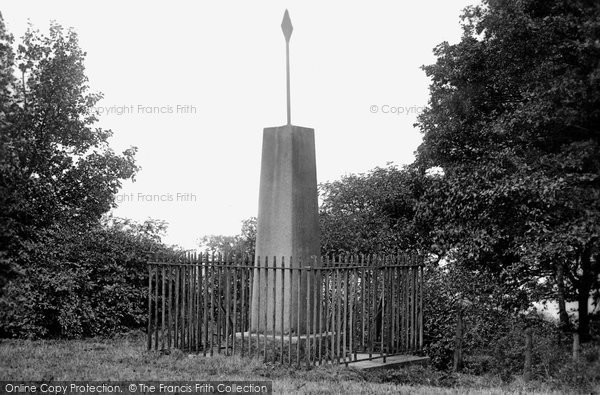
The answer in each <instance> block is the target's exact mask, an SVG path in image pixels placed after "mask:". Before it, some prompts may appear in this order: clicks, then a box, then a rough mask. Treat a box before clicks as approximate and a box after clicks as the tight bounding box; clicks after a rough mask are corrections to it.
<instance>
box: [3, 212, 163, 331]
mask: <svg viewBox="0 0 600 395" xmlns="http://www.w3.org/2000/svg"><path fill="white" fill-rule="evenodd" d="M162 229H164V224H161V223H156V222H153V221H147V222H146V223H144V224H141V225H140V224H132V223H130V222H126V221H112V222H110V223H106V224H104V226H97V227H93V228H91V229H87V230H84V231H73V230H69V231H65V230H61V231H59V232H58V231H55V232H53V233H49V234H46V237H45V238H44V241H43V242H41V243H39V244H38V245H36V247H37V248H35V249H34V251H33V253H32V254H29V259H28V261H27V262H24V263H23V264H22V266H23V267H24V270H23V272H22V273H21V275H20V276H18V277H17V278H15V279H13V280H12V281H10V282H9V283H8V284H7V286H6V287H5V290H4V295H3V296H2V298H0V336H2V337H20V338H42V337H65V338H81V337H87V336H103V335H108V334H112V333H115V332H120V331H123V330H128V329H135V328H141V327H144V326H145V325H146V314H147V312H146V308H147V300H146V297H147V296H146V290H147V283H148V270H147V267H146V263H147V259H148V254H149V253H150V252H160V251H164V250H166V248H165V247H164V246H163V245H162V244H161V243H160V238H159V233H160V232H161V230H162Z"/></svg>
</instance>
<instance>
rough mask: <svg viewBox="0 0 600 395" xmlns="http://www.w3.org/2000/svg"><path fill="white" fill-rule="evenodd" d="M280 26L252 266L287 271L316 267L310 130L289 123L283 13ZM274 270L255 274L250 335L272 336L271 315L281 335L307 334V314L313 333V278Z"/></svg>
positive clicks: (288, 34)
mask: <svg viewBox="0 0 600 395" xmlns="http://www.w3.org/2000/svg"><path fill="white" fill-rule="evenodd" d="M281 28H282V30H283V34H284V36H285V45H286V92H287V124H286V125H284V126H278V127H271V128H265V129H264V131H263V144H262V162H261V168H260V191H259V197H258V224H257V234H256V260H255V262H256V263H255V265H256V267H258V266H259V265H260V266H262V267H264V266H265V263H266V262H268V266H269V267H272V266H273V262H276V265H277V266H278V267H281V266H282V264H283V265H285V267H287V268H289V267H298V266H299V265H302V266H309V265H310V266H314V265H315V264H316V265H318V264H319V263H320V261H319V259H318V257H319V255H320V244H319V237H320V235H319V220H318V201H317V167H316V161H315V132H314V129H310V128H305V127H301V126H294V125H292V124H291V105H290V59H289V43H290V37H291V35H292V30H293V27H292V23H291V21H290V17H289V14H288V11H287V10H286V11H285V14H284V17H283V22H282V24H281ZM282 257H284V258H285V260H282ZM267 258H268V261H267ZM290 258H291V259H290ZM273 272H274V271H273V270H269V271H268V273H265V270H260V273H259V270H257V269H255V270H254V280H253V292H252V319H251V331H253V332H256V331H258V332H260V333H272V332H273V316H275V332H276V333H280V332H281V329H282V328H283V332H284V333H286V334H288V333H290V330H291V332H292V333H294V334H298V335H301V334H304V333H306V329H307V328H306V324H307V313H308V318H309V328H310V329H312V327H313V321H312V318H313V313H314V310H313V308H314V307H313V306H316V305H318V303H315V299H316V300H317V301H318V300H319V295H317V296H316V297H315V296H314V295H315V294H316V293H317V292H314V288H313V287H312V285H313V284H315V283H318V281H316V280H318V279H316V277H311V280H310V281H311V283H309V284H307V280H306V274H305V275H304V276H302V278H300V276H299V275H298V271H291V270H285V273H284V275H283V278H282V271H281V270H277V271H276V273H275V274H274V273H273ZM290 273H292V274H293V275H290ZM282 281H283V282H282ZM307 285H310V286H311V288H310V289H309V290H307ZM298 287H300V288H298ZM274 288H275V290H274ZM307 291H309V292H307ZM307 308H308V311H307ZM316 308H317V309H318V307H316ZM282 309H283V312H282ZM290 311H291V312H292V314H290ZM282 313H283V314H282ZM282 316H283V325H282ZM290 316H291V320H290ZM298 318H299V320H298ZM298 324H299V325H298ZM298 328H299V331H298ZM298 332H299V333H298Z"/></svg>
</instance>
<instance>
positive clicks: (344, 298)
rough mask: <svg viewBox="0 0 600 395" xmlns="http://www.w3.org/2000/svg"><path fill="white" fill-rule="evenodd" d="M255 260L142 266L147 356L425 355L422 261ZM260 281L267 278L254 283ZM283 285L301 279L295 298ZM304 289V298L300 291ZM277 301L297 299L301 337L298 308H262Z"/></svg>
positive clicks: (190, 258)
mask: <svg viewBox="0 0 600 395" xmlns="http://www.w3.org/2000/svg"><path fill="white" fill-rule="evenodd" d="M257 259H258V263H260V265H259V264H256V263H257V262H255V260H254V258H253V257H247V256H246V257H240V256H224V255H214V254H212V255H209V254H201V255H195V254H190V255H187V256H185V257H180V258H178V259H156V258H155V259H153V261H152V262H150V263H149V264H148V270H149V277H148V343H147V347H148V349H149V350H157V351H158V350H162V351H164V352H168V350H169V349H172V348H178V349H181V350H184V351H188V352H196V353H202V354H203V355H214V354H215V353H221V354H225V355H240V356H251V357H260V358H263V359H264V360H265V361H274V362H279V363H285V364H296V365H300V364H301V363H306V364H307V365H321V364H326V363H336V364H339V363H345V364H348V363H352V362H357V361H361V360H369V359H375V358H383V359H384V361H385V358H387V357H389V356H392V355H399V354H407V353H412V352H416V351H419V350H421V349H422V347H423V304H422V292H423V290H422V277H423V265H422V260H421V259H420V258H419V257H417V256H415V255H397V256H360V257H359V256H344V257H335V258H330V257H321V258H320V259H319V261H316V258H313V260H312V261H308V262H306V263H302V262H299V264H296V265H295V266H294V265H292V262H294V260H293V258H281V260H280V261H278V260H277V258H275V257H270V258H269V259H267V258H265V259H264V260H262V259H261V258H257ZM255 276H258V277H257V280H258V281H257V282H255V281H253V280H254V279H255ZM265 276H272V277H270V278H272V279H274V281H271V282H269V284H264V282H266V281H264V282H263V284H260V278H261V277H262V278H267V277H265ZM286 278H287V279H288V282H287V284H288V285H289V284H290V283H289V279H294V278H296V279H302V282H301V283H300V284H302V287H301V286H298V287H296V289H295V290H294V292H296V294H293V293H292V292H291V291H289V290H288V291H287V292H286V293H284V292H283V285H284V284H286V281H285V280H286ZM305 284H306V291H307V292H306V293H302V292H301V288H303V287H304V285H305ZM253 287H258V288H261V289H263V292H262V295H263V296H260V295H261V293H259V292H254V293H253ZM255 291H256V290H255ZM278 291H279V292H278ZM253 294H256V295H257V297H258V298H262V299H265V298H266V299H267V300H259V301H258V302H257V303H256V310H257V311H256V314H255V315H253V314H252V311H251V306H252V295H253ZM283 295H285V297H286V298H287V297H289V299H290V302H291V301H292V299H296V298H297V300H298V304H297V305H296V306H300V305H302V306H304V305H305V306H306V308H307V310H306V312H307V314H305V318H306V323H304V322H302V324H303V328H304V329H303V330H302V331H300V314H299V313H298V312H297V311H292V310H293V309H291V308H290V309H288V310H287V311H285V312H284V309H283V308H281V309H279V310H278V309H274V308H273V309H271V311H267V308H266V307H265V306H266V305H267V304H268V303H269V301H271V302H273V299H275V298H276V297H279V298H281V297H283ZM301 298H304V299H305V300H304V301H303V302H304V303H303V304H300V302H301ZM297 313H298V319H297V320H296V321H295V325H297V327H298V330H297V331H296V330H294V329H292V330H285V329H284V327H283V322H284V318H286V319H287V317H284V314H286V315H287V314H289V319H290V320H289V322H292V321H293V320H292V318H293V317H292V315H293V314H294V316H295V314H297ZM267 314H269V315H270V314H272V315H273V316H272V317H268V316H267ZM276 314H277V315H281V317H275V315H276ZM253 316H254V317H255V319H256V320H257V321H261V320H263V321H262V326H261V324H260V322H255V323H252V322H251V321H252V317H253ZM276 318H277V319H276ZM279 318H280V319H279ZM302 319H304V318H302ZM266 323H268V325H269V328H268V329H267V330H260V331H257V330H250V329H251V328H265V327H266ZM271 325H272V327H271ZM279 326H281V327H279ZM298 333H300V335H298Z"/></svg>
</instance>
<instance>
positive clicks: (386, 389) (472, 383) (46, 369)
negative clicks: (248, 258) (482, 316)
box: [0, 333, 564, 394]
mask: <svg viewBox="0 0 600 395" xmlns="http://www.w3.org/2000/svg"><path fill="white" fill-rule="evenodd" d="M144 341H145V338H144V335H143V334H142V333H132V334H128V335H121V336H117V337H115V338H112V339H88V340H37V341H31V340H3V341H2V342H1V343H0V372H1V373H0V380H40V381H43V380H46V381H48V380H52V381H71V380H114V381H139V380H144V381H151V380H154V381H159V380H160V381H166V380H169V381H199V380H201V381H207V380H215V381H219V380H222V381H231V380H273V390H274V392H275V393H290V394H293V393H313V394H321V393H323V394H325V393H327V394H328V393H334V394H335V393H365V394H380V393H394V394H512V393H515V394H516V393H523V392H527V393H536V392H537V393H545V394H547V393H557V394H558V393H564V391H560V392H558V391H552V390H551V388H548V387H545V384H543V383H539V382H530V383H524V382H522V381H520V380H516V381H514V382H512V383H509V384H506V383H502V381H501V380H499V379H496V378H493V377H478V376H467V375H444V374H443V373H440V372H435V371H434V370H432V369H431V368H427V367H416V366H415V367H410V368H404V369H395V370H393V371H392V370H390V371H380V372H375V373H366V372H363V371H360V370H356V369H352V368H345V367H343V366H333V367H321V368H315V369H311V370H307V369H300V370H297V369H295V368H290V367H287V366H279V365H272V364H264V363H262V362H261V361H259V360H255V359H247V358H243V359H242V358H239V357H224V356H215V357H202V356H201V355H200V356H198V355H186V354H184V353H182V352H180V351H177V350H175V351H173V352H172V353H170V354H169V355H164V354H160V353H155V352H148V351H146V350H145V343H144ZM428 380H429V381H428ZM415 382H416V383H418V384H417V385H410V384H407V383H415ZM432 384H435V385H438V386H434V385H432ZM439 385H444V386H443V387H440V386H439Z"/></svg>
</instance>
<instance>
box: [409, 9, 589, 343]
mask: <svg viewBox="0 0 600 395" xmlns="http://www.w3.org/2000/svg"><path fill="white" fill-rule="evenodd" d="M599 20H600V5H599V4H598V3H597V2H590V1H583V0H582V1H568V2H567V1H562V0H553V1H539V0H527V1H521V2H505V1H495V0H490V1H485V2H484V4H483V5H481V6H475V7H470V8H468V9H467V10H466V12H465V14H464V16H463V21H464V24H463V27H464V34H463V37H462V40H461V41H460V42H459V43H458V44H456V45H450V44H448V43H442V44H440V45H439V46H438V47H436V49H435V51H434V53H435V55H436V56H437V62H436V63H435V64H433V65H430V66H426V67H425V68H424V69H425V72H426V74H427V75H428V76H429V77H431V79H432V84H431V87H430V93H431V96H430V103H429V106H428V108H427V109H426V110H425V111H424V112H423V114H421V115H420V116H419V120H418V124H417V125H418V126H419V127H420V128H421V130H422V131H423V133H424V136H423V144H422V145H421V146H420V147H419V150H418V157H417V162H416V165H415V166H417V167H418V168H420V169H421V172H422V173H424V172H425V170H426V169H428V168H431V167H440V168H442V170H443V176H442V177H440V180H439V183H438V186H437V188H436V189H434V190H429V191H427V192H426V193H425V195H424V200H423V203H422V204H424V206H425V207H428V211H429V218H436V220H435V221H436V226H435V229H436V230H435V232H434V233H432V237H433V244H436V245H439V246H441V249H442V250H444V251H447V252H448V253H449V256H450V257H451V258H453V259H456V260H459V261H461V262H463V263H464V264H465V265H468V266H470V267H471V268H473V269H482V270H483V269H485V270H486V271H489V272H491V273H494V275H495V276H497V277H498V278H499V279H501V281H502V282H503V283H504V284H506V286H507V289H509V288H512V289H513V290H516V289H525V290H526V291H527V293H528V297H529V299H530V300H532V301H533V300H540V299H544V298H557V299H563V300H565V299H566V300H577V301H578V302H579V312H580V320H579V330H580V332H581V334H582V337H583V338H587V336H588V334H589V327H588V319H587V314H588V313H587V303H588V298H589V297H590V296H591V295H593V294H594V292H593V291H594V290H596V291H595V292H596V295H597V292H598V291H597V290H598V288H599V286H600V284H599V282H598V278H599V275H600V263H599V251H600V248H599V243H600V238H599V236H600V206H599V204H600V144H599V136H600V84H599V83H598V82H599V80H598V79H599V78H600V64H598V61H597V59H598V58H599V57H600V45H599V44H598V43H599V42H600V41H599V38H600V23H599ZM562 273H564V276H563V274H562ZM562 317H563V320H565V319H568V317H567V316H566V314H564V315H563V316H562ZM565 324H566V323H565Z"/></svg>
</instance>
